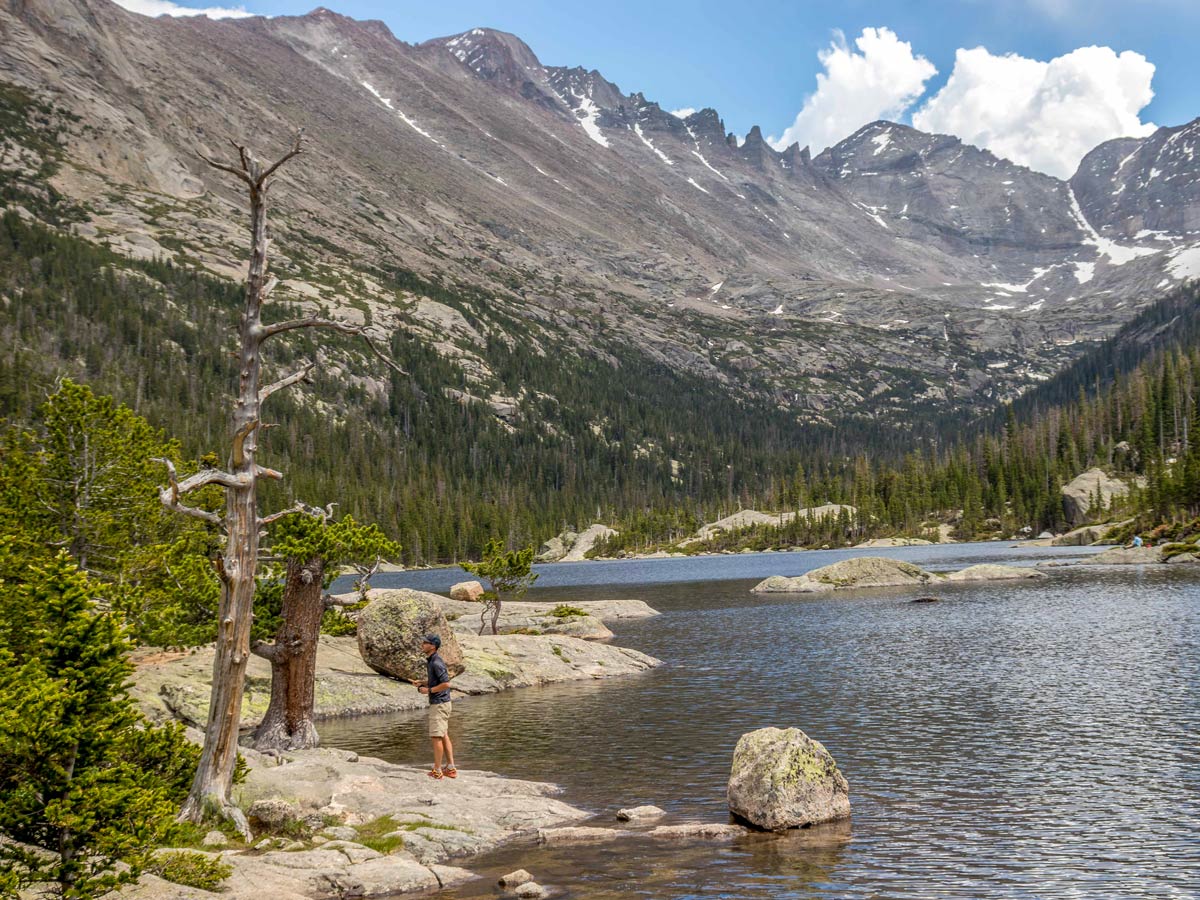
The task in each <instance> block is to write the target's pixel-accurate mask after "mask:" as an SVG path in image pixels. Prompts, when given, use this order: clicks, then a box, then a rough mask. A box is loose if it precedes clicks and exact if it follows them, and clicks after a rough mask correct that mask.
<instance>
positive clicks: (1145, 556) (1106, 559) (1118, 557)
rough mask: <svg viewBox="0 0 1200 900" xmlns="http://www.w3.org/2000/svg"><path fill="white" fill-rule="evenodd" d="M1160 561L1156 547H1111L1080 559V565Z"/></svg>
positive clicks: (1140, 563)
mask: <svg viewBox="0 0 1200 900" xmlns="http://www.w3.org/2000/svg"><path fill="white" fill-rule="evenodd" d="M1159 562H1162V552H1161V551H1160V550H1159V549H1158V548H1157V547H1113V548H1111V549H1109V550H1105V551H1104V552H1103V553H1097V554H1096V555H1095V556H1093V557H1090V558H1088V559H1085V560H1082V561H1081V562H1080V563H1079V564H1080V565H1081V566H1141V565H1145V564H1146V563H1159Z"/></svg>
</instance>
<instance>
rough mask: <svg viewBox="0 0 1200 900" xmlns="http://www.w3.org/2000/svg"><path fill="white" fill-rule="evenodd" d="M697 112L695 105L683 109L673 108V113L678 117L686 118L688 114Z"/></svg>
mask: <svg viewBox="0 0 1200 900" xmlns="http://www.w3.org/2000/svg"><path fill="white" fill-rule="evenodd" d="M695 112H696V110H695V108H694V107H691V106H685V107H684V108H683V109H673V110H671V115H673V116H675V118H677V119H686V118H687V117H688V116H690V115H694V114H695Z"/></svg>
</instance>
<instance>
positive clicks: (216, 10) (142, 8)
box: [114, 0, 255, 19]
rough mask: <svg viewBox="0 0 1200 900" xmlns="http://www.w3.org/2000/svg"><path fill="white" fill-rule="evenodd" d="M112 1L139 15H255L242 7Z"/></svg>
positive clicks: (158, 0) (155, 0)
mask: <svg viewBox="0 0 1200 900" xmlns="http://www.w3.org/2000/svg"><path fill="white" fill-rule="evenodd" d="M114 2H115V3H116V4H117V5H118V6H120V7H123V8H124V9H127V10H129V11H130V12H134V13H137V14H138V15H141V16H151V17H154V16H208V17H209V18H210V19H246V18H249V17H250V16H253V15H255V13H252V12H246V10H245V9H244V8H243V7H240V6H239V7H236V8H233V9H229V8H226V7H222V6H208V7H205V8H203V9H193V8H192V7H190V6H180V5H179V4H178V3H171V2H170V0H114Z"/></svg>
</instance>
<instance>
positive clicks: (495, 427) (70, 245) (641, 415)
mask: <svg viewBox="0 0 1200 900" xmlns="http://www.w3.org/2000/svg"><path fill="white" fill-rule="evenodd" d="M393 279H394V282H395V283H394V287H395V288H396V289H397V290H401V289H403V290H408V291H414V292H420V293H424V294H426V295H431V296H433V297H435V298H436V299H437V300H438V302H440V303H443V304H446V305H448V306H451V307H453V308H455V309H457V310H459V311H460V312H461V313H462V314H463V315H464V316H465V317H467V319H468V320H470V321H471V322H472V324H473V325H475V326H477V327H478V328H479V330H480V331H481V332H483V333H485V334H499V333H500V331H499V330H498V329H493V328H491V327H490V326H491V325H493V324H494V321H495V319H497V318H502V317H503V316H504V315H505V313H504V312H503V311H502V310H499V309H497V308H493V309H490V310H489V311H488V315H489V316H490V317H492V321H491V322H485V321H482V320H480V319H479V318H478V316H479V313H478V310H479V308H480V305H479V304H478V303H472V302H468V300H470V299H473V298H470V297H464V296H463V295H460V294H458V293H457V292H455V291H454V290H451V289H447V288H445V287H442V286H438V285H434V284H429V283H426V282H423V281H421V280H420V279H418V278H416V276H414V275H412V274H411V273H406V272H398V273H393ZM240 290H241V289H240V287H239V286H238V285H235V284H233V283H231V282H228V281H223V280H221V279H217V278H214V277H210V276H207V275H202V274H197V273H196V272H195V271H194V270H191V269H185V268H179V267H175V266H172V265H169V264H166V263H161V262H154V261H134V260H130V259H128V258H124V257H121V256H118V255H116V254H114V253H112V252H111V251H108V250H105V249H103V248H98V247H96V246H95V245H93V244H90V243H87V242H85V241H82V240H80V239H77V238H74V237H71V236H66V235H63V234H61V233H59V232H55V231H52V230H50V229H48V228H46V227H44V226H41V225H38V224H35V223H31V222H29V221H26V220H23V219H21V218H19V217H18V216H17V215H15V214H11V213H10V214H8V215H6V216H5V217H4V218H3V219H2V220H0V291H2V293H3V296H4V298H5V300H4V303H3V307H2V309H0V331H2V333H3V334H4V338H5V344H6V346H9V347H12V348H14V352H13V353H12V354H10V355H9V356H7V357H4V358H2V359H0V414H3V416H4V417H6V418H7V419H9V420H11V421H14V422H18V423H19V422H25V421H28V420H29V418H30V415H31V413H32V410H33V409H34V408H35V407H36V405H37V404H38V403H40V402H41V401H42V400H43V399H44V398H45V396H46V395H47V394H48V393H49V392H50V391H51V390H52V389H53V386H54V382H55V380H56V379H57V378H59V377H60V376H62V375H69V376H71V377H73V378H75V379H77V380H80V381H82V382H86V383H88V384H90V385H92V386H93V387H94V388H95V389H96V390H97V391H98V392H101V393H107V394H111V395H112V396H113V397H115V398H116V399H117V400H119V401H121V402H124V403H126V404H128V405H129V406H130V407H131V408H132V409H133V410H134V411H135V412H137V413H139V414H141V415H143V416H145V417H146V418H147V419H149V420H150V421H151V422H152V423H153V424H155V425H156V426H158V427H162V428H164V429H165V430H166V431H167V432H168V433H170V434H172V435H174V436H176V437H178V438H179V439H180V441H181V442H182V445H183V447H184V449H185V453H186V454H189V455H191V456H192V457H193V458H200V457H203V456H204V454H206V453H208V452H210V451H211V450H212V449H213V448H215V447H218V446H220V445H221V443H222V441H221V437H222V436H223V435H224V433H225V429H226V428H227V415H228V408H229V407H228V393H229V390H230V385H231V383H232V377H233V373H232V364H233V360H232V358H231V357H230V356H229V353H228V340H229V335H230V334H231V328H232V325H233V322H234V316H235V315H236V312H235V310H236V307H237V301H238V298H239V295H240ZM474 299H477V298H474ZM1196 299H1197V298H1196V290H1195V288H1190V289H1189V288H1185V289H1181V290H1179V291H1177V292H1176V293H1174V294H1172V295H1171V296H1169V297H1168V298H1166V299H1164V300H1163V301H1161V302H1159V303H1157V304H1156V305H1154V306H1153V307H1151V308H1150V309H1149V310H1147V311H1146V312H1144V313H1143V314H1142V315H1140V316H1139V317H1138V318H1137V319H1136V320H1134V321H1133V322H1131V323H1130V324H1129V325H1128V326H1126V327H1125V328H1124V329H1122V331H1121V332H1120V333H1119V334H1118V335H1117V336H1116V337H1114V338H1113V339H1111V340H1110V341H1107V342H1105V343H1103V344H1100V345H1097V347H1096V348H1095V349H1094V350H1092V351H1091V352H1089V353H1087V354H1086V355H1084V356H1083V357H1082V358H1081V359H1080V360H1079V361H1078V362H1077V363H1076V364H1074V365H1072V366H1071V367H1070V368H1068V369H1067V370H1065V371H1064V372H1063V373H1061V374H1060V375H1059V376H1058V377H1056V378H1055V379H1054V380H1052V381H1050V382H1047V383H1046V384H1045V385H1044V386H1042V387H1040V388H1038V389H1037V390H1035V391H1033V392H1031V393H1030V394H1029V395H1027V396H1025V397H1023V398H1022V399H1021V400H1019V401H1018V402H1017V403H1015V404H1013V405H1012V406H1011V407H1009V408H1007V409H1005V410H1004V411H1002V412H999V413H997V416H999V417H1000V418H994V419H992V420H990V421H991V424H990V425H988V424H987V422H986V421H985V423H983V424H981V425H980V426H977V427H976V429H975V431H974V432H973V433H972V432H964V431H963V429H962V425H963V423H962V421H961V420H959V419H956V420H953V421H951V422H949V423H946V422H943V423H940V425H941V431H942V437H941V438H940V440H939V438H938V436H937V433H936V431H935V430H934V429H935V426H936V425H937V424H939V423H929V425H928V427H927V430H926V431H925V432H923V433H922V432H921V431H920V430H918V429H914V430H913V431H912V432H909V433H907V434H905V436H904V440H903V441H897V440H896V434H895V432H892V431H890V430H887V429H885V428H882V427H881V426H878V425H876V424H875V423H873V422H871V421H870V420H868V419H865V418H864V419H856V420H846V421H842V422H840V423H838V424H837V425H836V426H832V425H831V426H829V427H822V426H814V425H801V424H799V423H798V422H796V421H795V419H794V418H793V417H792V416H791V415H789V414H787V413H785V412H783V411H781V410H779V409H777V408H775V407H773V406H772V405H770V404H768V403H765V402H764V403H760V404H754V403H750V402H746V401H742V400H738V399H735V398H733V397H731V396H729V395H728V394H727V393H725V392H723V391H721V390H720V389H719V386H716V385H714V384H712V383H711V382H709V381H706V380H704V379H700V378H692V379H689V377H688V376H686V375H683V374H680V373H678V372H674V371H671V370H668V369H665V368H663V367H661V366H658V365H656V364H654V363H653V362H652V361H650V360H648V359H646V358H645V357H643V356H641V355H640V354H639V353H638V352H637V351H636V349H634V348H628V347H626V348H621V347H619V346H617V347H607V348H597V352H596V353H595V354H594V355H581V354H579V353H577V352H574V351H572V350H571V349H570V348H567V347H541V348H537V349H535V348H533V347H530V346H525V345H523V344H522V343H520V342H514V341H509V340H503V339H500V338H495V339H490V340H489V341H488V345H487V347H486V350H485V352H484V355H485V357H486V362H487V365H488V366H489V368H490V369H491V370H492V371H493V372H494V373H495V374H496V376H497V377H498V378H499V379H500V381H501V383H502V386H503V389H504V392H505V393H507V394H510V395H511V396H512V397H514V398H517V402H516V403H515V407H516V408H515V409H514V410H513V411H512V413H511V414H510V415H507V416H506V417H503V418H502V417H499V416H497V415H496V414H495V412H494V411H493V409H492V408H490V407H489V406H488V405H487V404H485V403H482V402H476V401H475V400H472V399H471V396H470V391H471V385H470V384H468V383H466V382H465V381H464V379H463V376H462V372H461V370H460V369H459V368H458V367H456V366H454V365H452V364H451V363H450V362H449V361H447V360H446V359H445V358H444V357H443V356H441V355H439V354H438V353H436V352H435V351H434V350H433V349H431V348H429V347H428V346H427V345H425V344H424V343H422V342H421V341H420V340H418V339H416V338H413V337H409V336H406V335H405V334H403V333H401V334H398V335H397V336H396V337H395V338H394V340H393V343H392V346H391V355H392V356H393V357H394V358H395V360H396V361H397V362H398V363H399V365H400V366H401V367H402V368H403V369H404V370H405V371H406V372H407V373H409V375H408V377H403V376H400V375H396V374H389V375H387V376H384V375H383V373H382V372H381V371H380V370H381V368H382V367H381V366H380V364H379V363H378V362H377V361H374V360H372V359H371V358H370V357H369V356H367V355H365V354H362V353H360V352H359V351H358V350H357V348H355V347H353V346H352V345H350V344H349V343H348V342H345V341H343V342H340V343H339V341H338V340H336V339H335V340H334V341H333V342H332V343H331V344H330V345H329V349H328V350H327V351H326V355H325V357H324V359H325V360H326V361H327V365H324V366H323V367H322V368H321V369H320V370H319V373H318V374H316V375H315V376H314V383H313V385H312V386H311V387H310V388H309V389H308V390H307V391H306V392H305V393H303V394H301V395H297V396H292V397H280V398H278V399H277V400H273V401H272V403H273V404H275V406H274V408H273V414H274V416H275V423H276V425H277V427H275V428H271V429H269V430H268V432H267V433H266V437H265V438H264V445H265V447H266V450H267V453H268V454H269V458H270V459H271V461H272V464H273V465H276V466H278V467H280V468H282V469H284V470H285V471H286V472H287V474H288V478H287V479H286V481H285V482H284V484H285V487H284V488H282V489H281V488H278V487H276V488H274V490H275V491H276V494H275V495H274V496H270V495H269V496H268V502H269V503H271V504H274V505H275V506H282V505H284V504H285V502H290V500H291V499H292V498H301V499H303V500H305V501H306V502H320V503H325V502H328V501H330V500H333V501H336V502H337V503H338V504H339V505H340V506H339V509H340V511H342V512H344V513H350V514H353V515H354V516H355V517H357V518H359V519H360V520H364V521H372V522H378V523H379V524H380V525H382V526H383V527H384V528H385V529H386V530H387V531H388V532H389V533H390V534H392V535H393V536H394V537H396V538H397V539H399V540H400V541H401V542H402V543H403V544H404V547H405V556H404V558H405V561H406V562H407V563H409V564H413V563H423V562H435V561H453V560H457V559H464V558H470V557H473V556H477V555H478V552H479V550H480V548H481V547H482V546H483V544H484V543H485V542H486V541H487V540H488V539H489V538H491V537H500V538H502V539H504V540H505V541H506V542H507V543H508V544H509V545H512V546H517V545H524V544H528V543H536V542H540V541H542V540H544V539H545V538H547V537H549V536H550V535H552V534H554V533H557V532H558V531H559V530H561V529H563V528H564V527H577V526H582V525H585V524H587V523H588V522H590V521H594V520H602V521H606V522H612V523H614V524H618V525H622V526H624V531H625V537H624V538H621V539H619V540H617V541H616V542H613V543H612V544H611V545H610V546H609V548H608V549H610V550H619V549H634V548H644V547H645V546H649V545H651V544H655V543H659V542H663V541H668V542H669V541H671V540H673V539H676V538H678V537H681V536H683V535H685V534H688V533H690V532H691V531H693V530H694V529H695V527H696V526H698V525H699V524H701V523H702V522H704V521H711V520H713V519H715V518H718V517H719V516H720V515H722V514H726V513H729V512H732V511H733V510H735V509H737V508H739V507H756V508H760V509H771V510H787V509H795V508H801V507H804V506H807V505H816V504H820V503H826V502H838V503H848V504H851V505H853V506H855V507H857V508H858V510H859V514H858V516H857V517H856V518H855V519H854V520H853V521H843V522H825V523H821V525H820V526H819V527H815V526H811V525H808V524H806V523H804V522H797V523H794V524H793V525H792V526H790V528H789V529H787V530H786V531H785V532H784V533H780V534H772V535H768V534H767V533H766V532H762V533H760V534H758V536H757V537H756V538H754V542H755V543H754V544H753V545H793V544H805V545H811V544H814V543H815V544H816V545H818V546H819V545H821V544H824V543H833V544H838V543H842V542H844V541H847V540H858V539H861V538H863V537H865V536H875V535H880V534H891V533H902V534H908V535H919V534H928V533H929V531H930V529H931V528H932V527H933V526H934V525H935V524H936V523H937V522H939V521H943V522H944V521H954V522H956V523H957V525H958V532H959V534H960V535H961V536H963V537H969V536H975V535H980V534H988V533H991V534H1012V533H1014V532H1016V531H1017V530H1019V529H1021V528H1023V527H1029V528H1031V529H1033V530H1034V531H1040V530H1042V529H1043V528H1049V529H1051V530H1061V528H1062V527H1063V526H1064V524H1065V523H1064V521H1063V513H1062V504H1061V499H1060V496H1059V489H1060V487H1061V485H1062V484H1063V483H1065V482H1066V481H1069V480H1070V479H1071V478H1073V477H1074V476H1075V475H1077V474H1079V472H1081V471H1083V469H1085V468H1087V467H1089V466H1092V465H1102V466H1111V467H1113V468H1115V469H1116V470H1117V471H1126V472H1131V473H1138V474H1144V475H1149V476H1151V482H1150V485H1151V487H1150V489H1149V491H1148V494H1147V498H1148V502H1150V503H1153V504H1154V505H1155V507H1156V508H1157V509H1159V510H1160V511H1161V512H1164V513H1165V512H1166V510H1167V508H1168V507H1169V506H1170V505H1172V504H1175V505H1183V506H1186V505H1188V504H1190V503H1192V502H1193V498H1192V494H1193V489H1192V487H1189V485H1190V481H1188V480H1187V478H1185V476H1184V474H1183V473H1184V472H1185V470H1186V466H1187V462H1186V461H1187V460H1190V459H1191V454H1192V453H1193V450H1194V441H1193V440H1192V439H1191V431H1192V430H1193V423H1194V422H1195V419H1196V417H1195V404H1196V371H1197V367H1196V354H1197V352H1200V351H1198V347H1200V339H1198V336H1200V319H1198V317H1197V315H1196V312H1195V309H1196ZM504 324H505V326H506V329H505V330H506V331H508V332H509V333H511V331H512V330H516V326H517V323H515V322H511V321H507V322H505V323H504ZM281 347H282V349H281V350H279V351H277V352H279V353H280V354H281V355H280V356H279V357H278V358H276V359H274V360H272V362H273V363H274V364H275V365H286V364H287V363H288V362H291V361H292V360H293V359H295V358H299V357H301V356H312V355H313V354H314V353H315V352H316V348H315V346H314V345H313V344H311V343H310V342H309V341H308V339H306V338H304V337H299V338H297V339H295V340H294V341H292V342H291V343H290V344H288V345H281ZM348 374H351V375H354V376H369V377H370V378H374V379H377V380H378V379H384V378H385V377H386V379H387V380H386V389H385V390H383V391H382V392H376V393H372V392H371V391H370V390H369V389H368V387H367V385H368V384H369V383H370V382H369V379H368V378H363V377H347V375H348ZM666 394H669V395H671V396H675V397H678V398H682V399H681V402H677V403H672V404H664V403H662V402H661V397H662V396H664V395H666ZM963 434H969V435H970V436H968V437H966V438H962V437H961V435H963ZM926 438H928V439H926ZM1123 445H1128V446H1127V447H1125V446H1123ZM1177 458H1178V459H1182V460H1184V462H1182V463H1172V462H1170V461H1171V460H1175V459H1177ZM1188 477H1190V476H1188ZM283 490H286V492H287V496H286V497H285V496H283V494H282V493H281V491H283ZM959 511H961V516H960V514H959ZM989 520H990V521H989ZM760 531H761V530H760ZM745 537H746V536H742V538H738V539H737V540H738V541H741V540H742V539H743V538H745ZM732 541H734V538H725V539H722V541H719V542H718V545H729V544H730V542H732Z"/></svg>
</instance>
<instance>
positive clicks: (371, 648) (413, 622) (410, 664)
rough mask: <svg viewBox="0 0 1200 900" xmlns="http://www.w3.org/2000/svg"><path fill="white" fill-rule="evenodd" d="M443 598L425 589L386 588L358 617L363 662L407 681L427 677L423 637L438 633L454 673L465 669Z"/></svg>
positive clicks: (442, 650)
mask: <svg viewBox="0 0 1200 900" xmlns="http://www.w3.org/2000/svg"><path fill="white" fill-rule="evenodd" d="M440 601H441V598H440V597H438V596H437V595H436V594H427V593H425V592H424V591H413V590H399V591H384V592H382V593H380V594H379V595H378V596H376V597H375V598H374V599H372V600H371V602H370V603H368V604H367V607H366V608H365V609H364V610H363V611H362V612H361V613H359V616H358V652H359V653H360V654H361V655H362V658H363V662H365V663H366V664H367V665H368V666H370V667H371V668H372V669H374V670H375V671H376V672H378V673H379V674H380V675H388V676H391V677H392V678H399V679H401V680H404V681H421V680H424V678H425V654H423V653H422V652H421V638H423V637H424V636H425V635H427V634H436V635H437V636H438V637H440V638H441V639H442V646H441V649H440V650H439V651H438V652H439V653H440V654H441V656H442V659H443V660H444V661H445V663H446V668H447V669H448V670H449V672H450V676H451V677H454V676H456V675H459V674H461V673H462V671H463V668H464V666H463V653H462V648H461V647H460V646H459V644H458V639H457V638H456V637H455V636H454V632H453V631H452V630H451V628H450V625H449V623H448V622H447V621H446V616H445V615H444V614H443V613H442V608H441V605H440Z"/></svg>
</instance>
